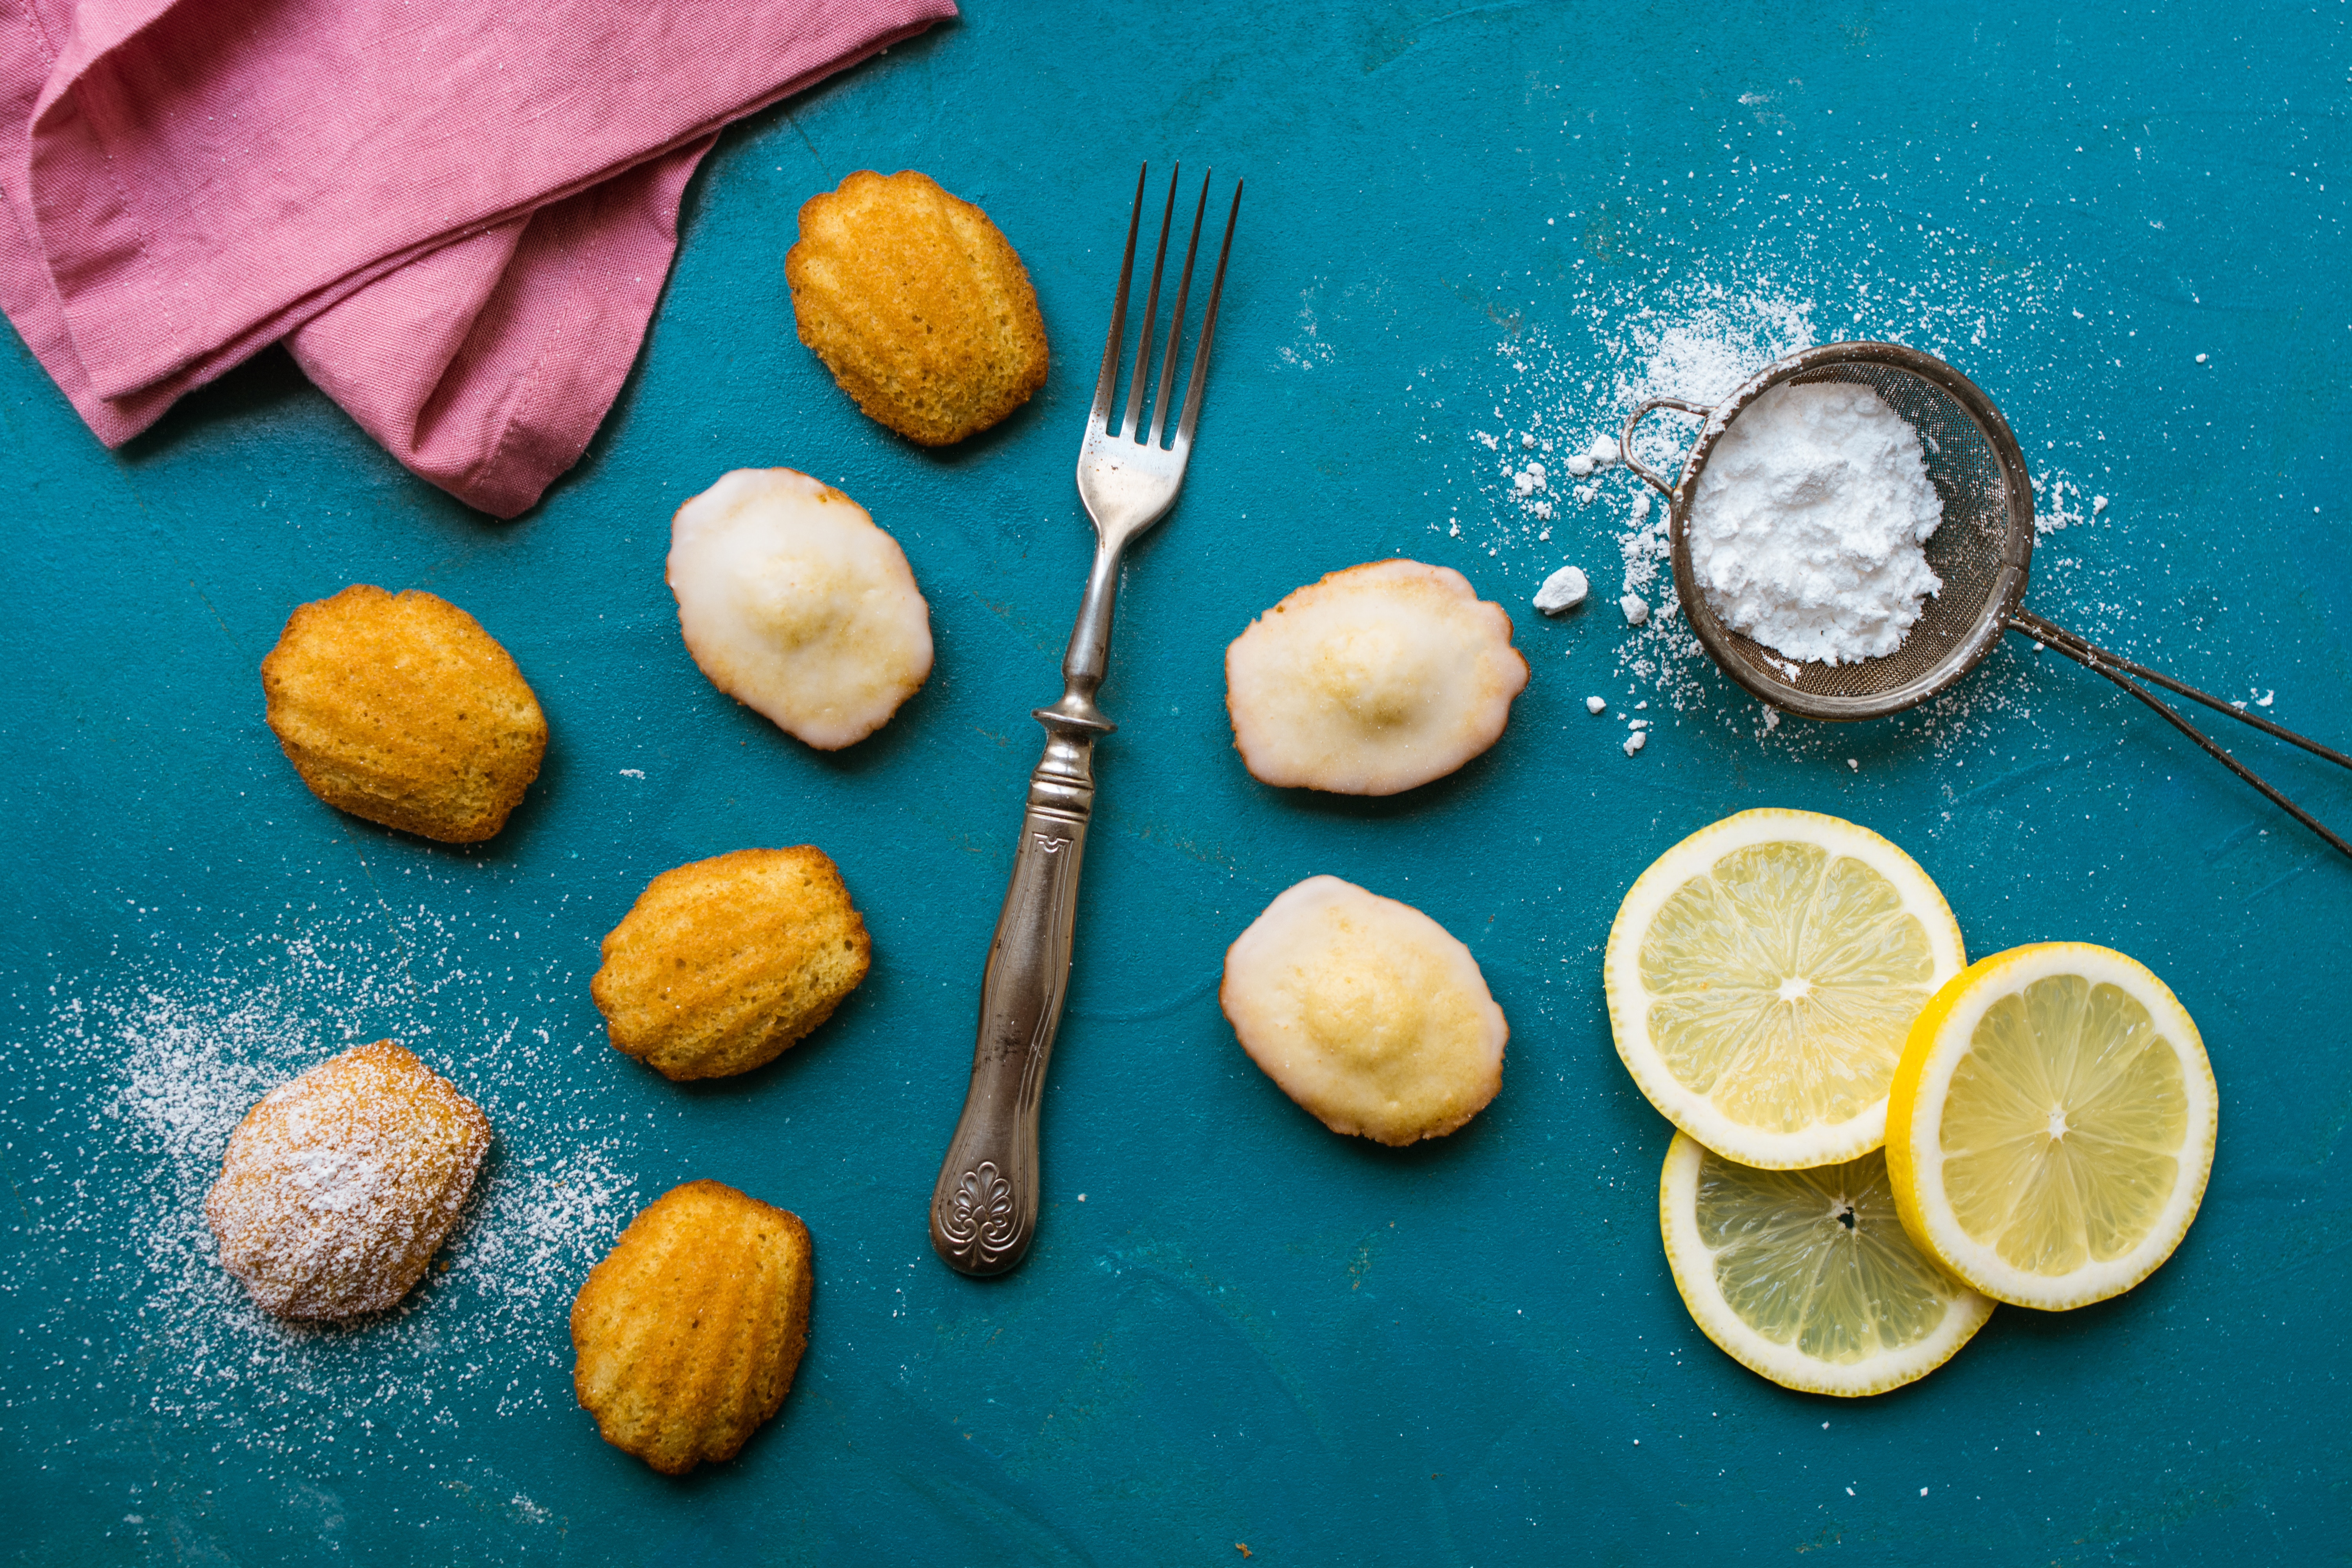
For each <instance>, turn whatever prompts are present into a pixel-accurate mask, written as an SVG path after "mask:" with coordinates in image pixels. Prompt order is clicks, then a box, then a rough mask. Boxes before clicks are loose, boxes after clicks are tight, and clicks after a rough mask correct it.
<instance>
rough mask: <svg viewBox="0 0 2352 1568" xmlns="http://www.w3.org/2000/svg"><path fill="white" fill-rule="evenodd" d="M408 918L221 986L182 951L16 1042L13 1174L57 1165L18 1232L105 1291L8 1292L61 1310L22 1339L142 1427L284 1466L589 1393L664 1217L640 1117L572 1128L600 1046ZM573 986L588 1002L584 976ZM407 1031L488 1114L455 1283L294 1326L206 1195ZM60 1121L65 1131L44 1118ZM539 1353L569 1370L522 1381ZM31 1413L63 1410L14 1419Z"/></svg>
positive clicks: (437, 1272)
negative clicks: (275, 1112) (641, 1234)
mask: <svg viewBox="0 0 2352 1568" xmlns="http://www.w3.org/2000/svg"><path fill="white" fill-rule="evenodd" d="M400 923H402V924H404V926H405V928H406V929H405V930H404V931H403V932H402V933H401V939H400V940H397V941H395V942H393V943H391V944H390V946H389V950H388V951H387V949H386V946H385V944H383V942H382V941H381V939H379V938H376V937H374V936H373V935H369V934H362V933H361V932H359V931H346V930H339V929H335V928H328V929H326V930H325V931H321V929H320V927H319V926H318V925H316V924H315V923H314V924H311V925H310V926H309V927H308V928H307V929H306V931H304V933H303V934H300V935H298V936H296V937H293V938H291V939H283V938H278V937H275V936H270V937H262V938H256V939H253V940H252V941H251V942H247V943H244V944H241V945H238V946H236V947H234V948H224V949H223V950H222V951H219V952H215V953H213V954H212V955H211V956H210V960H209V964H208V966H204V967H190V966H189V965H187V963H185V962H184V955H178V954H175V955H174V957H175V958H179V959H181V960H182V962H179V963H168V962H164V961H162V960H146V961H141V962H137V963H130V964H126V965H124V966H122V968H121V970H118V971H116V972H115V973H114V975H113V977H112V978H110V979H105V980H99V981H94V982H91V983H89V984H76V983H73V982H71V981H61V982H60V983H59V984H58V987H57V988H56V990H57V994H58V999H57V1001H56V1002H55V1004H54V1005H53V1008H52V1010H51V1012H50V1014H49V1016H47V1019H45V1020H41V1021H39V1022H38V1023H37V1025H36V1026H35V1028H36V1031H37V1034H36V1036H35V1037H33V1038H29V1039H27V1038H24V1037H18V1038H16V1039H13V1040H11V1041H9V1042H8V1047H9V1048H8V1050H7V1055H8V1056H9V1057H10V1058H13V1059H14V1061H15V1063H16V1067H15V1068H14V1071H15V1074H16V1086H15V1087H16V1090H17V1100H16V1104H15V1105H14V1106H13V1107H12V1108H11V1109H12V1117H11V1120H12V1121H16V1123H17V1125H18V1126H19V1127H20V1128H22V1129H23V1131H20V1132H19V1134H18V1138H19V1139H20V1140H24V1141H23V1142H12V1158H14V1159H16V1161H18V1162H20V1164H19V1169H20V1170H21V1169H24V1165H23V1164H22V1162H24V1161H26V1159H27V1158H28V1153H27V1151H28V1149H29V1150H34V1151H39V1152H40V1156H41V1157H45V1158H46V1159H47V1161H48V1165H47V1168H46V1169H36V1170H35V1171H34V1173H33V1174H32V1176H31V1178H30V1179H29V1181H28V1182H27V1189H28V1190H27V1191H26V1194H25V1201H26V1205H27V1207H26V1211H25V1212H26V1219H27V1223H26V1225H25V1226H21V1227H12V1228H17V1229H20V1231H28V1232H30V1237H29V1238H28V1239H27V1241H26V1247H27V1248H28V1249H38V1250H42V1251H53V1252H54V1254H55V1255H57V1256H68V1255H70V1256H71V1257H73V1258H75V1259H76V1267H77V1269H78V1270H86V1271H87V1272H86V1273H82V1274H79V1277H77V1278H74V1279H60V1278H59V1277H58V1276H57V1275H56V1274H55V1273H54V1272H48V1271H39V1272H37V1273H35V1274H34V1275H33V1277H31V1278H28V1271H27V1270H24V1269H17V1270H14V1271H12V1272H11V1273H10V1274H9V1275H8V1276H7V1277H5V1279H0V1291H5V1292H6V1293H8V1294H12V1295H16V1294H22V1293H24V1292H26V1291H28V1290H31V1291H34V1292H35V1298H34V1299H35V1300H36V1301H37V1303H38V1305H37V1312H36V1313H35V1314H24V1313H20V1321H28V1323H29V1324H30V1326H28V1328H27V1330H26V1332H27V1333H30V1334H35V1335H39V1336H43V1337H44V1338H45V1339H46V1341H47V1342H48V1343H49V1344H50V1345H52V1346H54V1347H55V1348H54V1351H53V1352H42V1353H43V1354H44V1355H45V1357H47V1358H49V1359H57V1358H64V1357H66V1356H68V1354H70V1356H71V1357H72V1358H73V1359H75V1360H84V1359H86V1358H88V1357H90V1356H92V1355H93V1354H95V1355H99V1356H101V1357H103V1358H105V1363H106V1364H105V1368H104V1370H102V1371H101V1372H100V1373H98V1374H97V1376H96V1378H95V1386H96V1387H97V1388H98V1389H100V1390H105V1391H110V1396H111V1397H119V1398H120V1399H121V1400H122V1401H123V1403H124V1404H125V1405H127V1406H128V1407H129V1408H131V1410H132V1411H134V1412H135V1413H136V1414H137V1415H139V1416H140V1417H141V1418H142V1419H146V1420H161V1421H163V1422H166V1423H169V1424H171V1425H173V1426H186V1427H201V1428H202V1429H205V1430H206V1431H207V1432H209V1433H210V1434H211V1435H212V1436H213V1437H214V1438H215V1440H217V1441H219V1442H225V1443H231V1444H234V1445H236V1446H237V1447H241V1448H243V1449H244V1450H246V1451H248V1452H254V1453H261V1454H276V1455H281V1456H291V1455H299V1454H314V1453H317V1452H319V1451H320V1449H319V1445H320V1444H321V1443H324V1444H340V1445H343V1447H340V1449H331V1450H329V1451H341V1452H342V1453H344V1454H346V1455H347V1456H352V1455H358V1454H362V1453H365V1452H368V1451H371V1449H372V1448H373V1445H374V1444H375V1443H376V1442H378V1441H382V1440H383V1439H384V1438H387V1437H390V1436H392V1433H393V1432H396V1431H397V1429H398V1428H400V1427H401V1426H404V1425H405V1424H407V1423H409V1422H411V1421H415V1420H417V1419H424V1420H426V1421H428V1422H430V1423H433V1424H436V1425H437V1424H441V1423H444V1422H446V1421H449V1420H452V1419H454V1417H453V1416H451V1415H449V1413H448V1403H449V1400H450V1399H451V1397H452V1396H453V1395H456V1394H460V1393H461V1392H466V1391H471V1392H470V1394H469V1397H470V1398H472V1399H474V1400H475V1401H477V1402H479V1401H481V1400H484V1399H489V1400H494V1401H495V1405H496V1409H497V1411H498V1413H499V1414H500V1415H505V1414H507V1413H509V1412H510V1411H515V1410H520V1409H525V1408H532V1407H538V1406H541V1405H543V1404H544V1403H545V1401H546V1399H547V1397H548V1394H549V1391H550V1390H553V1391H555V1393H556V1394H559V1395H562V1396H565V1397H568V1384H567V1383H566V1381H565V1379H564V1375H563V1370H562V1369H563V1368H565V1367H567V1366H568V1365H569V1362H570V1341H569V1336H568V1331H567V1313H568V1308H569V1303H570V1300H571V1298H572V1293H573V1292H574V1291H575V1290H576V1289H578V1287H579V1283H580V1281H581V1279H583V1278H584V1277H585V1276H586V1273H587V1270H588V1268H589V1266H590V1265H591V1264H592V1263H593V1262H594V1260H595V1259H596V1258H597V1257H599V1256H601V1255H602V1253H603V1251H604V1248H605V1247H607V1246H609V1245H610V1244H611V1241H612V1238H613V1237H614V1236H616V1235H618V1234H619V1232H620V1230H621V1227H622V1226H624V1225H625V1224H626V1223H627V1220H628V1218H629V1216H630V1215H632V1214H634V1213H635V1210H636V1208H637V1206H638V1193H637V1184H636V1182H635V1178H634V1177H633V1176H632V1175H630V1174H628V1172H629V1170H630V1168H631V1166H632V1164H633V1163H634V1160H633V1155H634V1152H635V1150H634V1144H633V1142H632V1141H631V1140H630V1139H629V1138H628V1137H627V1135H626V1134H625V1132H623V1131H620V1128H619V1125H618V1122H617V1121H610V1122H608V1121H605V1120H604V1118H601V1117H591V1116H582V1115H579V1114H576V1113H572V1112H570V1111H568V1110H567V1109H566V1107H565V1105H564V1104H563V1102H562V1096H561V1094H560V1092H559V1091H557V1090H556V1089H554V1088H553V1087H552V1079H553V1063H552V1059H551V1058H555V1057H557V1056H562V1057H569V1056H571V1055H572V1053H573V1052H574V1051H575V1050H576V1049H578V1048H579V1045H581V1044H590V1043H593V1041H590V1042H580V1043H579V1044H572V1043H566V1044H564V1045H562V1046H558V1045H557V1044H556V1042H555V1040H554V1039H553V1038H552V1037H551V1036H550V1035H549V1034H548V1033H547V1032H546V1031H544V1030H526V1029H525V1028H524V1027H523V1026H521V1025H520V1024H519V1023H518V1022H517V1020H516V1019H514V1018H513V1016H511V1015H510V1014H507V1013H504V1012H502V1011H500V1009H501V1007H502V1006H503V1005H505V1004H504V1002H503V996H504V992H503V990H502V989H501V990H497V991H494V990H493V989H491V988H490V987H489V986H488V984H486V982H485V979H484V977H482V976H478V975H476V974H472V973H467V972H466V971H464V970H463V969H460V968H457V967H456V965H455V963H454V961H453V960H450V959H448V958H446V956H445V955H446V954H448V953H450V952H454V951H462V950H463V947H464V945H465V943H464V942H463V941H462V940H461V939H457V938H453V937H452V936H451V934H450V933H449V932H447V931H445V930H442V929H440V922H438V921H436V920H434V919H432V918H431V917H428V916H425V915H424V914H422V913H417V914H412V915H409V916H407V917H404V920H403V921H402V922H400ZM376 929H381V928H380V927H379V928H376ZM419 954H421V955H423V956H412V955H419ZM444 965H446V967H444ZM257 972H258V973H263V974H266V975H269V976H272V977H273V978H268V979H265V980H261V981H258V982H257V980H256V978H255V975H256V973H257ZM549 979H550V980H551V981H553V982H555V983H556V984H559V985H562V986H564V987H565V988H567V989H568V988H569V985H570V984H571V983H572V976H570V975H568V974H567V975H562V976H557V975H554V974H551V975H550V976H549ZM385 1036H391V1037H396V1038H398V1039H400V1041H401V1042H402V1043H403V1044H404V1045H406V1046H409V1047H411V1048H413V1049H415V1051H416V1053H417V1054H418V1055H419V1056H420V1057H421V1058H424V1059H425V1061H426V1062H427V1063H428V1064H429V1065H430V1066H432V1067H433V1068H435V1069H436V1071H439V1072H441V1073H443V1074H444V1075H445V1076H446V1077H448V1078H449V1079H451V1080H452V1081H454V1082H455V1083H456V1084H457V1086H458V1087H459V1088H460V1089H462V1090H463V1091H464V1092H465V1093H466V1094H467V1096H468V1097H469V1098H471V1099H472V1100H475V1101H476V1103H478V1105H480V1106H481V1108H482V1110H484V1112H485V1113H486V1114H487V1115H488V1118H489V1121H490V1124H491V1129H492V1133H491V1137H492V1142H491V1148H490V1152H489V1155H488V1160H487V1162H486V1163H485V1164H484V1166H483V1169H482V1173H481V1175H480V1177H479V1179H478V1182H477V1183H476V1184H475V1188H474V1193H473V1197H472V1200H471V1202H470V1203H469V1205H467V1209H466V1211H465V1212H464V1214H463V1215H461V1216H460V1218H459V1220H458V1222H457V1228H456V1229H455V1230H454V1231H453V1232H452V1233H451V1235H450V1236H449V1237H448V1239H447V1241H446V1243H445V1245H444V1247H443V1248H442V1250H441V1253H440V1258H439V1263H438V1264H437V1265H436V1268H433V1269H429V1270H428V1271H427V1272H426V1274H425V1278H424V1279H423V1280H422V1281H421V1282H420V1283H419V1284H418V1285H417V1287H416V1289H415V1290H413V1291H411V1292H410V1293H409V1294H408V1295H407V1296H406V1297H405V1298H404V1300H401V1301H400V1302H399V1303H398V1304H397V1305H396V1306H394V1307H393V1308H392V1309H391V1310H388V1311H385V1312H383V1313H380V1314H378V1315H375V1316H373V1317H368V1318H362V1319H359V1320H356V1321H354V1322H353V1323H352V1324H351V1325H349V1326H346V1327H340V1328H338V1327H328V1326H323V1325H313V1324H300V1323H289V1322H287V1321H282V1320H279V1319H277V1318H273V1317H271V1316H269V1315H268V1314H267V1313H265V1312H263V1311H261V1310H259V1309H257V1307H255V1306H254V1305H253V1304H252V1302H251V1301H250V1300H248V1299H247V1293H246V1290H245V1288H244V1287H243V1286H242V1285H240V1284H239V1283H238V1282H237V1280H236V1279H234V1278H232V1277H231V1276H230V1275H229V1274H228V1273H227V1272H226V1270H225V1269H224V1268H222V1267H221V1263H220V1260H219V1258H218V1256H217V1253H216V1250H215V1244H214V1240H213V1237H212V1233H211V1230H210V1228H209V1227H208V1226H207V1225H206V1223H205V1215H204V1205H205V1195H206V1194H207V1193H208V1192H209V1191H210V1189H211V1187H212V1185H213V1184H214V1182H215V1179H216V1178H217V1177H218V1175H219V1174H220V1171H221V1158H222V1154H223V1152H224V1151H225V1150H226V1147H227V1145H228V1141H229V1136H230V1134H231V1132H232V1131H234V1130H235V1128H236V1125H237V1123H238V1121H240V1120H242V1119H243V1117H244V1116H245V1114H246V1112H247V1110H249V1109H250V1108H251V1107H252V1106H253V1105H254V1103H255V1102H256V1101H257V1100H259V1099H260V1098H261V1097H262V1096H263V1095H264V1094H265V1093H267V1092H268V1091H269V1090H270V1089H273V1088H275V1087H276V1086H278V1085H279V1084H282V1083H284V1082H286V1081H287V1080H288V1079H292V1078H293V1077H295V1076H296V1075H297V1074H298V1073H299V1072H301V1071H303V1070H304V1069H306V1068H310V1067H312V1066H314V1065H315V1064H317V1063H319V1062H320V1061H321V1060H323V1059H325V1058H328V1057H330V1056H332V1055H333V1054H334V1053H335V1052H336V1051H338V1050H340V1049H341V1048H342V1047H346V1046H349V1045H352V1044H354V1043H357V1042H359V1041H362V1040H366V1039H373V1038H379V1037H385ZM600 1048H601V1047H600ZM44 1102H46V1104H47V1113H46V1115H45V1116H42V1117H37V1118H28V1117H27V1116H26V1110H28V1108H33V1107H38V1106H41V1105H42V1104H43V1103H44ZM28 1122H29V1124H28ZM492 1346H495V1347H496V1352H495V1353H492V1352H491V1350H490V1348H489V1347H492ZM85 1347H86V1348H85ZM25 1348H26V1347H21V1346H20V1347H19V1350H20V1352H21V1351H22V1350H24V1349H25ZM518 1352H521V1353H522V1360H523V1361H524V1363H525V1364H532V1363H536V1364H538V1365H540V1366H541V1368H542V1369H543V1370H544V1372H545V1373H546V1375H544V1376H541V1377H536V1378H534V1377H530V1376H525V1377H521V1378H516V1377H515V1375H514V1372H515V1365H516V1362H517V1356H518ZM59 1396H62V1395H59ZM28 1397H29V1398H39V1397H47V1395H41V1394H27V1393H25V1392H19V1393H18V1394H16V1396H15V1400H14V1401H13V1402H14V1403H22V1402H23V1401H25V1400H26V1399H27V1398H28ZM380 1427H383V1428H388V1429H389V1430H387V1431H386V1432H383V1433H381V1434H380V1433H379V1428H380Z"/></svg>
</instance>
